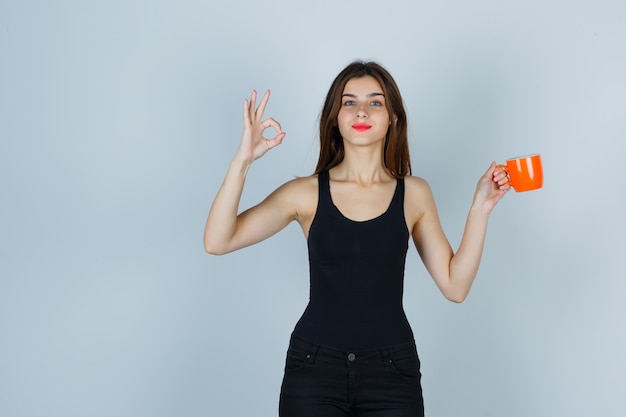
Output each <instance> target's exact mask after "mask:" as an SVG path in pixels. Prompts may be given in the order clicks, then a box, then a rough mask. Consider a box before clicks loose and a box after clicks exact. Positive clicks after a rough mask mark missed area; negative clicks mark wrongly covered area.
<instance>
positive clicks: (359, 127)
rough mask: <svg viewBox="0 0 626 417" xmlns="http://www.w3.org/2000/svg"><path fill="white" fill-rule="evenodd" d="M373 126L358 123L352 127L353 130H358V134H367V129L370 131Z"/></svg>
mask: <svg viewBox="0 0 626 417" xmlns="http://www.w3.org/2000/svg"><path fill="white" fill-rule="evenodd" d="M371 127H372V126H370V125H368V124H367V123H357V124H353V125H352V129H354V130H356V131H357V132H365V131H366V130H367V129H370V128H371Z"/></svg>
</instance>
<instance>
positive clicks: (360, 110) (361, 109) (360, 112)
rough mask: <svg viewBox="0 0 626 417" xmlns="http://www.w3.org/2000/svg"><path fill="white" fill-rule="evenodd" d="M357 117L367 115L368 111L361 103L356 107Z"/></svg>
mask: <svg viewBox="0 0 626 417" xmlns="http://www.w3.org/2000/svg"><path fill="white" fill-rule="evenodd" d="M356 117H358V118H364V117H367V111H365V105H364V104H360V105H359V106H358V107H357V109H356Z"/></svg>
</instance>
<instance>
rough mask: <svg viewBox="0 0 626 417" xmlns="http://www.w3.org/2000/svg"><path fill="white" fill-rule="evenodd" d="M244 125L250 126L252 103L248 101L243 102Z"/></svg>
mask: <svg viewBox="0 0 626 417" xmlns="http://www.w3.org/2000/svg"><path fill="white" fill-rule="evenodd" d="M243 123H244V124H245V125H246V126H247V125H249V124H250V102H249V101H248V99H245V100H244V101H243Z"/></svg>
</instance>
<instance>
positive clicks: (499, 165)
mask: <svg viewBox="0 0 626 417" xmlns="http://www.w3.org/2000/svg"><path fill="white" fill-rule="evenodd" d="M498 168H502V169H503V170H504V172H506V177H507V179H508V181H507V182H506V183H507V184H509V185H511V175H509V171H508V170H507V169H506V165H502V164H498V165H496V169H498Z"/></svg>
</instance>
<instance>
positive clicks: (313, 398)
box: [204, 62, 510, 417]
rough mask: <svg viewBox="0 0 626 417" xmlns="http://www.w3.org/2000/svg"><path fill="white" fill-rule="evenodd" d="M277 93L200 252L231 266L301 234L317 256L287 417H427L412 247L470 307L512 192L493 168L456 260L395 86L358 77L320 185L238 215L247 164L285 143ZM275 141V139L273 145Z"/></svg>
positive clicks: (233, 169) (296, 338)
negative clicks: (247, 251) (411, 286)
mask: <svg viewBox="0 0 626 417" xmlns="http://www.w3.org/2000/svg"><path fill="white" fill-rule="evenodd" d="M268 99H269V91H268V92H267V93H266V94H265V95H264V96H263V98H262V99H261V101H260V104H259V106H258V107H256V100H257V97H256V92H252V97H251V99H250V101H247V100H246V101H245V103H244V109H243V120H244V129H243V136H242V138H241V144H240V146H239V149H238V150H237V152H236V154H235V157H234V158H233V160H232V162H231V164H230V167H229V169H228V172H227V174H226V178H225V179H224V182H223V184H222V186H221V188H220V190H219V192H218V194H217V196H216V198H215V201H214V202H213V205H212V207H211V210H210V212H209V216H208V219H207V223H206V228H205V231H204V246H205V249H206V251H207V252H209V253H212V254H225V253H228V252H232V251H235V250H237V249H240V248H243V247H245V246H249V245H252V244H254V243H257V242H260V241H262V240H263V239H266V238H268V237H269V236H271V235H273V234H274V233H277V232H278V231H280V230H281V229H283V228H284V227H285V226H286V225H287V224H288V223H290V222H291V221H294V220H295V221H297V222H298V223H299V224H300V227H301V228H302V232H303V233H304V237H305V239H306V240H307V243H308V248H309V261H310V275H311V276H310V280H311V282H310V300H309V304H308V306H307V308H306V310H305V311H304V314H303V315H302V317H301V318H300V320H299V321H298V323H297V324H296V326H295V329H294V331H293V333H292V335H291V341H290V344H289V349H288V351H287V360H286V365H285V376H284V379H283V384H282V388H281V395H280V406H279V412H280V415H281V416H282V417H305V416H306V417H314V416H317V417H322V416H323V417H333V416H368V417H394V416H397V417H400V416H406V417H409V416H423V414H424V406H423V400H422V390H421V384H420V378H421V374H420V363H419V359H418V355H417V351H416V348H415V342H414V338H413V333H412V330H411V327H410V325H409V323H408V321H407V319H406V316H405V314H404V310H403V307H402V289H403V279H404V263H405V258H406V253H407V249H408V246H409V245H408V240H409V237H412V238H413V242H414V243H415V247H416V248H417V251H418V252H419V255H420V257H421V259H422V261H423V262H424V264H425V266H426V268H427V270H428V272H429V273H430V275H431V276H432V278H433V279H434V281H435V283H436V284H437V286H438V287H439V289H440V290H441V292H442V293H443V295H444V296H445V297H446V298H447V299H449V300H451V301H453V302H462V301H463V300H464V299H465V297H466V296H467V294H468V292H469V290H470V287H471V285H472V282H473V280H474V277H475V276H476V273H477V270H478V265H479V263H480V259H481V255H482V250H483V246H484V241H485V233H486V230H487V221H488V218H489V214H490V213H491V211H492V210H493V208H494V206H495V205H496V203H497V202H498V201H499V200H500V199H501V198H502V197H503V196H504V195H505V193H506V192H507V191H508V190H509V188H510V186H509V185H507V184H506V181H507V177H506V173H505V172H504V171H502V170H500V169H496V165H495V163H492V164H491V166H490V167H489V169H488V170H487V172H486V173H485V175H483V176H482V177H481V178H480V180H479V181H478V185H477V188H476V192H475V194H474V199H473V202H472V205H471V208H470V211H469V215H468V217H467V223H466V226H465V231H464V233H463V237H462V240H461V243H460V245H459V248H458V250H457V251H456V253H455V252H453V250H452V248H451V247H450V244H449V243H448V240H447V238H446V236H445V234H444V232H443V230H442V228H441V224H440V221H439V217H438V214H437V209H436V206H435V201H434V199H433V195H432V193H431V190H430V188H429V186H428V184H427V182H426V181H425V180H423V179H421V178H418V177H414V176H411V163H410V159H409V149H408V140H407V119H406V113H405V110H404V105H403V102H402V98H401V95H400V92H399V90H398V87H397V85H396V83H395V81H394V80H393V78H392V77H391V75H390V74H389V73H388V72H387V71H386V70H385V69H384V68H382V67H381V66H380V65H378V64H376V63H373V62H354V63H352V64H350V65H348V66H347V67H346V68H345V69H344V70H343V71H342V72H341V73H340V74H339V75H338V76H337V78H336V79H335V80H334V82H333V83H332V85H331V87H330V90H329V92H328V95H327V97H326V101H325V103H324V107H323V110H322V114H321V118H320V155H319V160H318V164H317V168H316V169H315V173H314V174H313V175H312V176H310V177H304V178H297V179H294V180H292V181H289V182H287V183H286V184H284V185H282V186H281V187H279V188H278V189H277V190H276V191H274V192H273V193H271V194H270V195H269V196H268V197H267V198H266V199H265V200H264V201H263V202H261V203H260V204H258V205H257V206H255V207H252V208H250V209H248V210H246V211H244V212H242V213H240V214H238V206H239V200H240V197H241V193H242V190H243V186H244V181H245V178H246V173H247V171H248V168H249V167H250V164H252V162H253V161H254V160H256V159H258V158H260V157H261V156H263V155H264V154H265V153H266V152H267V151H268V150H270V149H271V148H273V147H274V146H277V145H279V144H280V143H281V142H282V140H283V139H284V137H285V132H283V131H282V129H281V126H280V124H279V123H278V122H277V121H276V120H274V119H271V118H269V119H263V113H264V111H265V107H266V105H267V102H268ZM269 127H273V128H275V129H276V131H277V132H278V134H277V135H276V136H275V137H274V138H271V139H266V138H265V137H264V136H263V133H264V131H265V130H266V129H267V128H269Z"/></svg>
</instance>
